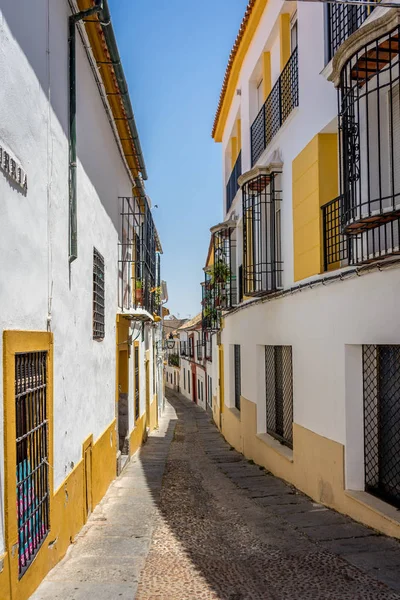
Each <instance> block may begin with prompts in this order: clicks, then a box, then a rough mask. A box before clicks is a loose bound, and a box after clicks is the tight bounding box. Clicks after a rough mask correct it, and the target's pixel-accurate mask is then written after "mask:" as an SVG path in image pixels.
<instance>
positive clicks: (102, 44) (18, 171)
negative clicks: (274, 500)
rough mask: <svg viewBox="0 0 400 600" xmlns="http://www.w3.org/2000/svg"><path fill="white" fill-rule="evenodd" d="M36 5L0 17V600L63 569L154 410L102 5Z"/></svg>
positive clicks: (142, 225)
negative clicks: (73, 542)
mask: <svg viewBox="0 0 400 600" xmlns="http://www.w3.org/2000/svg"><path fill="white" fill-rule="evenodd" d="M34 4H35V6H34V9H33V7H31V8H32V10H29V11H28V12H27V10H26V3H24V2H22V1H20V0H18V1H14V0H5V1H3V2H2V3H1V6H0V80H1V85H0V206H1V208H0V254H1V265H0V305H1V315H0V328H1V330H2V336H1V338H0V348H1V356H2V367H1V369H0V386H1V389H2V393H0V415H1V416H0V596H1V598H2V600H9V599H10V598H13V599H17V598H18V599H19V600H23V599H24V598H28V597H29V596H30V595H31V593H32V592H33V591H34V589H35V588H36V587H37V586H38V584H39V583H40V581H41V580H42V579H43V577H44V576H45V575H46V573H47V572H48V570H50V569H51V568H52V567H53V566H54V565H55V564H56V563H57V562H58V561H59V560H60V559H61V558H62V556H63V555H64V554H65V552H66V550H67V548H68V545H69V544H70V540H72V539H74V537H75V536H76V534H77V533H78V532H79V530H80V528H81V527H82V525H83V524H84V522H85V520H86V518H87V516H88V515H89V514H90V512H91V510H92V509H93V507H94V506H95V505H96V504H97V503H98V502H99V501H100V499H101V498H102V496H103V495H104V493H105V491H106V489H107V487H108V485H109V484H110V482H111V481H112V479H113V478H114V477H115V475H116V472H117V462H118V460H120V457H121V452H122V454H126V455H127V456H129V454H132V453H133V452H134V451H135V450H136V449H137V448H138V446H139V445H140V443H141V442H142V440H143V439H144V438H145V436H146V434H147V431H148V430H149V428H152V427H155V426H156V424H157V419H158V410H157V406H158V405H159V406H160V407H161V406H162V403H163V395H162V387H163V365H162V355H161V339H162V332H161V325H160V324H159V323H160V318H159V316H158V305H159V302H156V301H155V299H156V298H157V299H158V300H160V298H159V287H160V282H159V276H160V273H159V261H158V256H159V253H160V252H161V246H160V243H159V240H158V235H157V231H156V229H155V227H154V223H153V220H152V217H151V207H150V203H149V201H148V199H147V197H146V194H145V190H144V184H143V179H145V178H146V177H147V174H146V168H145V164H144V160H143V156H142V152H141V148H140V142H139V138H138V137H137V130H136V125H135V121H134V117H133V113H132V109H131V104H130V100H129V95H128V94H127V88H126V83H124V81H125V80H124V78H123V70H122V67H121V64H120V62H119V55H118V50H117V47H116V44H115V37H114V33H113V29H112V25H111V24H110V14H109V9H108V4H107V2H106V1H104V2H97V1H96V2H94V1H92V0H78V2H75V1H72V0H71V1H67V0H51V1H48V0H38V1H37V2H35V3H34ZM79 11H89V12H84V13H80V12H79ZM84 17H85V18H86V20H87V21H88V22H87V23H85V25H84V24H83V22H82V19H83V18H84ZM88 17H90V18H88ZM106 23H107V27H106V26H105V24H106ZM117 71H118V73H117ZM117 76H118V77H117ZM127 205H129V210H128V211H127V212H130V213H132V214H129V215H127V214H122V213H124V210H125V209H124V207H125V208H126V206H127ZM133 213H134V218H135V219H136V222H135V224H133V220H134V218H133ZM143 229H145V230H146V232H147V233H146V236H145V235H141V234H139V230H143ZM129 236H130V237H129ZM135 283H136V286H135V285H134V284H135ZM134 289H135V290H136V291H137V293H134V292H133V290H134ZM138 290H140V291H141V293H140V294H139V291H138ZM17 506H18V510H17V509H16V507H17Z"/></svg>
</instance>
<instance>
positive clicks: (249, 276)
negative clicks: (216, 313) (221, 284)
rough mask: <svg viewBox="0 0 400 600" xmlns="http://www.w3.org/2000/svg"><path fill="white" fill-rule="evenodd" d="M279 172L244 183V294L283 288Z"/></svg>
mask: <svg viewBox="0 0 400 600" xmlns="http://www.w3.org/2000/svg"><path fill="white" fill-rule="evenodd" d="M280 184H281V175H280V173H278V172H275V173H274V172H273V173H263V174H260V175H258V176H257V177H255V178H253V179H251V180H250V181H247V182H246V183H244V184H243V188H242V197H243V271H242V278H243V293H244V295H246V296H259V295H263V294H268V293H272V292H275V291H277V290H278V289H280V288H281V287H282V272H283V261H282V249H281V197H282V193H281V190H280Z"/></svg>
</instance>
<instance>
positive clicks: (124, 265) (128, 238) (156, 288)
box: [118, 197, 161, 314]
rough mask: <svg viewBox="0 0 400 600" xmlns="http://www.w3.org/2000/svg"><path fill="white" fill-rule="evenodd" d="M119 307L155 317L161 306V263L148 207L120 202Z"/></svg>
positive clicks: (125, 200) (125, 199)
mask: <svg viewBox="0 0 400 600" xmlns="http://www.w3.org/2000/svg"><path fill="white" fill-rule="evenodd" d="M119 200H120V203H121V204H120V205H121V212H120V217H121V232H120V240H121V241H120V242H119V256H118V264H119V306H120V307H121V308H124V309H128V310H130V309H132V308H135V309H136V308H143V309H145V310H146V311H148V312H149V313H151V314H158V312H159V309H160V302H161V287H160V262H159V253H158V251H157V242H156V238H157V234H156V229H155V225H154V221H153V217H152V214H151V210H150V208H149V206H148V204H147V203H145V205H144V206H141V205H140V204H139V202H138V200H137V198H135V197H132V198H128V197H123V198H120V199H119Z"/></svg>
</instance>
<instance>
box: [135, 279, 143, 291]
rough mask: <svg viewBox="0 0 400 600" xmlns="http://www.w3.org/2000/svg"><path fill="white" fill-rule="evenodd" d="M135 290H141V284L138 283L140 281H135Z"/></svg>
mask: <svg viewBox="0 0 400 600" xmlns="http://www.w3.org/2000/svg"><path fill="white" fill-rule="evenodd" d="M136 289H137V290H141V289H142V282H141V281H140V279H137V280H136Z"/></svg>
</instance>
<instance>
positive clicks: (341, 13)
mask: <svg viewBox="0 0 400 600" xmlns="http://www.w3.org/2000/svg"><path fill="white" fill-rule="evenodd" d="M373 8H374V7H373V6H362V5H358V6H356V5H350V4H339V3H332V4H326V5H325V6H324V10H325V19H326V27H325V33H326V63H328V62H329V61H330V60H332V58H333V56H334V54H335V53H336V51H337V50H338V49H339V48H340V46H341V45H342V44H343V42H344V41H345V40H347V38H348V37H350V36H351V35H352V34H353V33H354V32H355V31H357V29H359V28H360V27H361V25H362V24H363V23H364V21H365V19H367V17H368V16H369V15H370V14H371V12H372V10H373Z"/></svg>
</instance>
